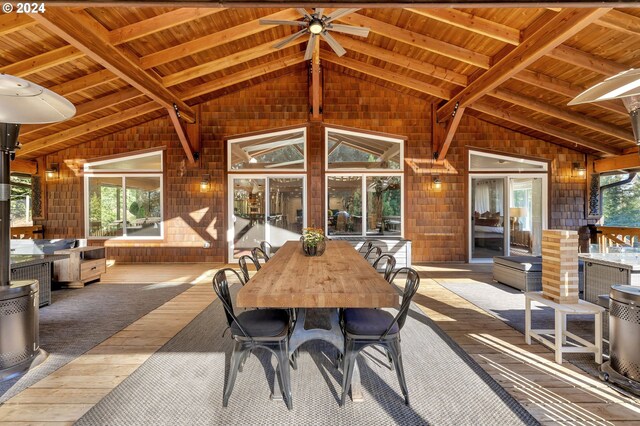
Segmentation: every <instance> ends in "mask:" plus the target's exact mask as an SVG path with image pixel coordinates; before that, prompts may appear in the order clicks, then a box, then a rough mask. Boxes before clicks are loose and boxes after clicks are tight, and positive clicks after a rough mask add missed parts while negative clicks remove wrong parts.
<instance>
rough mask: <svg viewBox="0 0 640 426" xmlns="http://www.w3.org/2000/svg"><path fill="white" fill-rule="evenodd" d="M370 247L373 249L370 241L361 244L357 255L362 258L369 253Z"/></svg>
mask: <svg viewBox="0 0 640 426" xmlns="http://www.w3.org/2000/svg"><path fill="white" fill-rule="evenodd" d="M371 247H373V243H372V242H371V241H367V242H366V243H363V244H362V246H360V249H359V250H358V253H360V254H361V255H362V256H364V255H365V254H366V253H368V252H369V250H371Z"/></svg>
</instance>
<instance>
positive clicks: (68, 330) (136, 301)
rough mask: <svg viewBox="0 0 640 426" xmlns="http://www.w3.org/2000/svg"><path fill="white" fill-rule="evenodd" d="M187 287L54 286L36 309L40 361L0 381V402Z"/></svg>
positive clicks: (147, 285) (154, 285) (129, 285)
mask: <svg viewBox="0 0 640 426" xmlns="http://www.w3.org/2000/svg"><path fill="white" fill-rule="evenodd" d="M189 287H191V286H190V285H189V284H170V283H167V284H113V285H112V284H98V283H95V284H89V285H88V286H86V287H84V288H81V289H68V290H56V291H53V292H52V293H51V295H52V304H51V305H49V306H45V307H43V308H40V347H41V348H43V349H44V350H45V351H47V352H48V353H49V357H48V358H47V359H46V360H45V362H44V363H43V364H41V365H40V366H38V367H36V368H34V369H32V370H31V371H29V372H28V373H27V374H25V375H23V376H22V377H17V378H14V379H13V380H10V381H6V382H2V383H0V395H1V396H0V402H4V401H6V400H7V399H9V398H11V397H12V396H14V395H16V394H17V393H19V392H20V391H22V390H23V389H26V388H28V387H29V386H31V385H33V384H34V383H36V382H37V381H39V380H41V379H43V378H44V377H46V376H48V375H49V374H51V373H52V372H54V371H56V370H57V369H58V368H60V367H62V366H63V365H65V364H67V363H69V362H71V361H72V360H73V359H75V358H77V357H78V356H80V355H82V354H83V353H85V352H86V351H88V350H89V349H91V348H93V347H94V346H96V345H97V344H99V343H101V342H102V341H104V340H106V339H107V338H109V337H111V336H112V335H114V334H115V333H117V332H118V331H120V330H122V329H123V328H125V327H127V326H128V325H129V324H131V323H132V322H134V321H136V320H137V319H139V318H140V317H142V316H144V315H146V314H147V313H149V312H150V311H152V310H154V309H156V308H157V307H159V306H160V305H162V304H164V303H165V302H167V301H169V300H171V299H172V298H174V297H175V296H177V295H178V294H180V293H182V292H183V291H185V290H186V289H188V288H189Z"/></svg>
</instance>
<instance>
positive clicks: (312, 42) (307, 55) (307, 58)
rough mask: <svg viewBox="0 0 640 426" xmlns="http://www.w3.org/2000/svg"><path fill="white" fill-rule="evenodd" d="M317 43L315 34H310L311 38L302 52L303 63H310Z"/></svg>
mask: <svg viewBox="0 0 640 426" xmlns="http://www.w3.org/2000/svg"><path fill="white" fill-rule="evenodd" d="M317 42H318V36H317V35H316V34H311V37H309V43H307V50H305V52H304V60H305V61H310V60H311V58H313V49H315V47H316V43H317Z"/></svg>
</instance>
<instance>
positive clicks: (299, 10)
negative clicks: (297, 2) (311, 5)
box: [296, 7, 311, 20]
mask: <svg viewBox="0 0 640 426" xmlns="http://www.w3.org/2000/svg"><path fill="white" fill-rule="evenodd" d="M296 10H297V11H298V13H299V14H300V15H302V16H304V17H305V18H307V19H309V20H311V15H309V12H307V9H303V8H301V7H298V8H297V9H296Z"/></svg>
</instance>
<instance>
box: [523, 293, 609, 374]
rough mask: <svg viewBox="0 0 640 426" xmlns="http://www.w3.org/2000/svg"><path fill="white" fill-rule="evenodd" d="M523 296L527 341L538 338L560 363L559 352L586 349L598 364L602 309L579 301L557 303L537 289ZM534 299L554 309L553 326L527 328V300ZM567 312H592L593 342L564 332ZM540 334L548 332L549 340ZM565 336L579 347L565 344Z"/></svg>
mask: <svg viewBox="0 0 640 426" xmlns="http://www.w3.org/2000/svg"><path fill="white" fill-rule="evenodd" d="M524 297H525V340H526V342H527V344H528V345H530V344H531V338H532V337H533V338H534V339H536V340H538V341H539V342H540V343H542V344H543V345H545V346H547V347H549V348H550V349H552V350H553V351H555V354H556V362H557V363H558V364H562V354H563V353H568V352H582V353H584V352H587V353H591V352H592V353H594V354H595V361H596V362H597V363H598V364H602V313H603V312H604V308H603V307H601V306H598V305H594V304H593V303H589V302H585V301H584V300H579V301H578V303H576V304H561V303H556V302H554V301H553V300H550V299H547V298H545V297H543V296H542V292H541V291H532V292H527V293H525V294H524ZM532 301H535V302H538V303H541V304H543V305H546V306H548V307H550V308H552V309H553V310H554V312H555V328H554V329H533V330H532V329H531V302H532ZM567 315H594V326H595V337H594V339H595V343H591V342H588V341H586V340H585V339H583V338H581V337H579V336H576V335H575V334H573V333H570V332H568V331H567ZM543 334H546V335H551V336H553V337H554V340H550V339H548V338H546V337H544V336H543ZM567 337H569V338H571V339H573V340H574V341H575V342H577V343H579V344H581V345H582V346H567Z"/></svg>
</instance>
